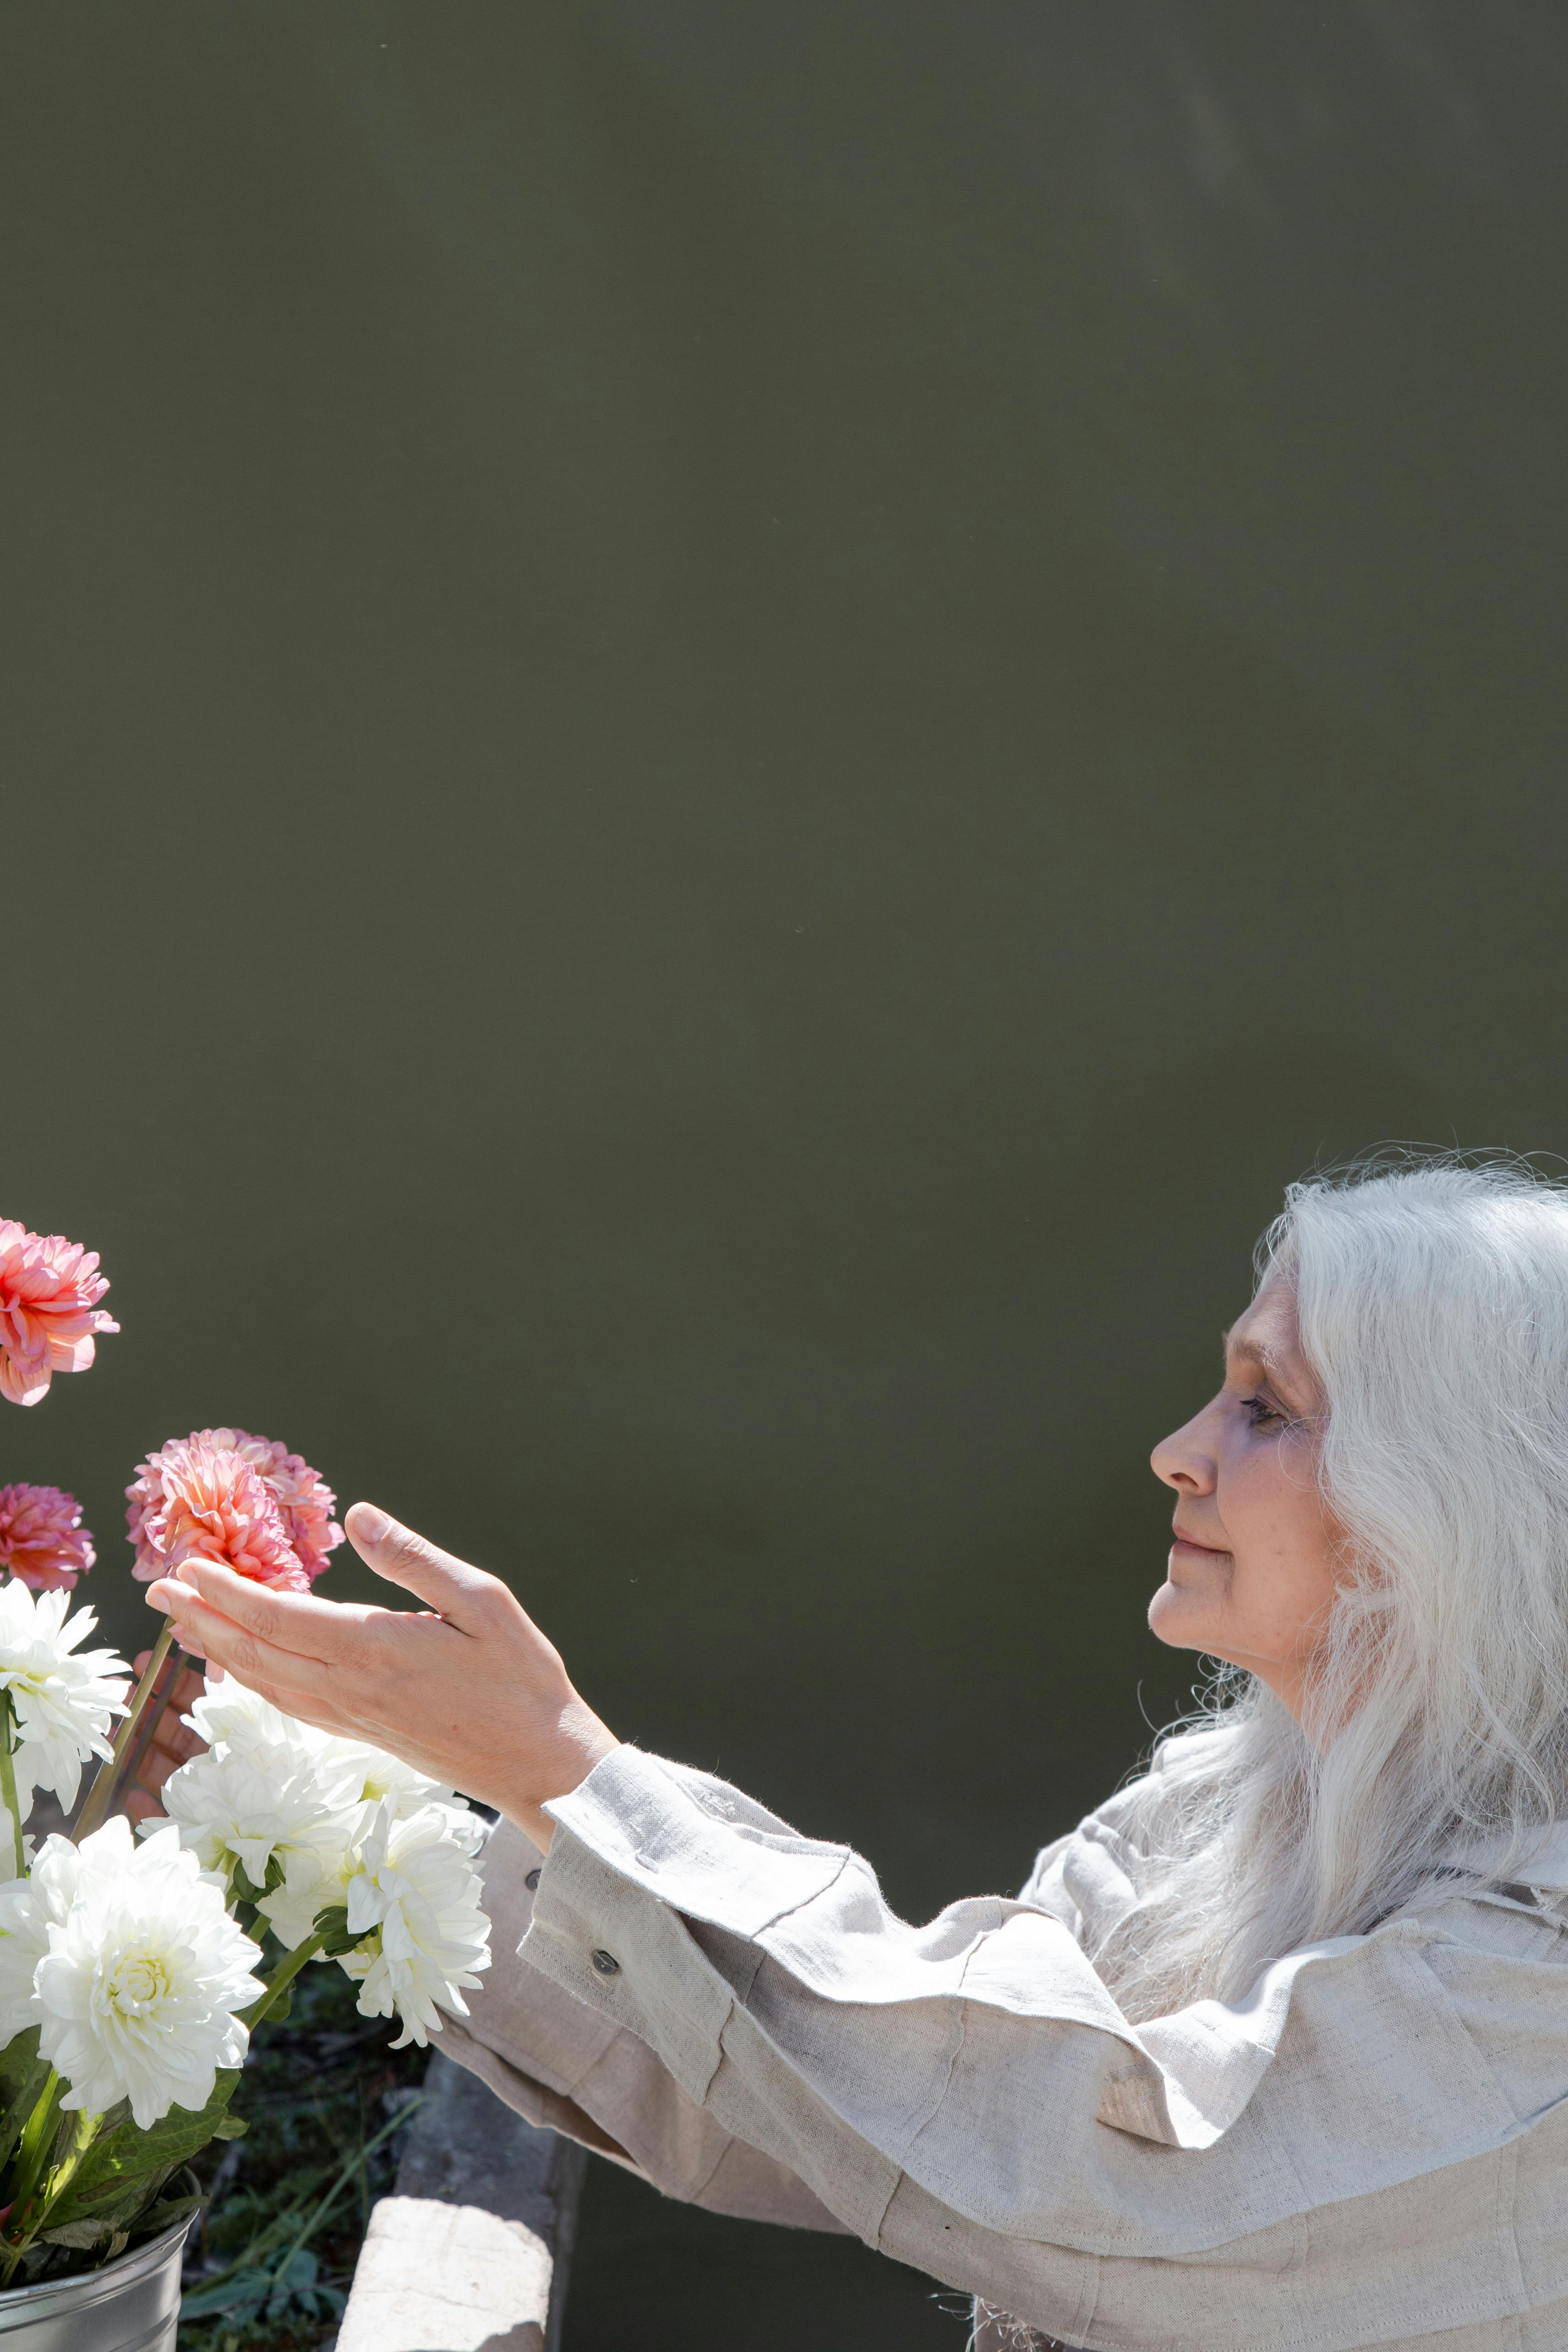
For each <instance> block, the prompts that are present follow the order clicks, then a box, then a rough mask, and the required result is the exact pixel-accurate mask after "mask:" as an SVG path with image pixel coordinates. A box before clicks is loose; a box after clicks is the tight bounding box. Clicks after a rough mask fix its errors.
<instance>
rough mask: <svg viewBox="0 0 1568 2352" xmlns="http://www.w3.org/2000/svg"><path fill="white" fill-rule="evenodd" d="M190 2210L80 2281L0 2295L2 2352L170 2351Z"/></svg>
mask: <svg viewBox="0 0 1568 2352" xmlns="http://www.w3.org/2000/svg"><path fill="white" fill-rule="evenodd" d="M195 2219H196V2216H195V2214H194V2213H188V2214H187V2215H186V2217H185V2219H184V2220H183V2221H175V2222H174V2223H173V2224H172V2226H171V2227H170V2228H169V2229H167V2230H163V2231H160V2233H159V2235H158V2236H157V2237H156V2238H149V2239H148V2241H147V2243H146V2244H145V2245H144V2246H133V2247H132V2248H131V2252H130V2253H128V2254H121V2255H120V2259H119V2260H118V2262H112V2263H105V2265H104V2267H103V2269H102V2270H100V2271H87V2272H85V2273H83V2275H82V2276H81V2277H80V2278H68V2279H45V2280H43V2281H42V2282H41V2283H40V2284H38V2285H37V2286H19V2287H13V2288H12V2289H11V2290H10V2292H9V2293H8V2294H0V2346H3V2352H174V2331H175V2329H176V2328H177V2327H178V2326H179V2324H180V2261H181V2257H182V2255H183V2253H184V2251H185V2240H186V2237H187V2235H188V2234H189V2231H190V2228H191V2224H192V2222H193V2221H194V2220H195Z"/></svg>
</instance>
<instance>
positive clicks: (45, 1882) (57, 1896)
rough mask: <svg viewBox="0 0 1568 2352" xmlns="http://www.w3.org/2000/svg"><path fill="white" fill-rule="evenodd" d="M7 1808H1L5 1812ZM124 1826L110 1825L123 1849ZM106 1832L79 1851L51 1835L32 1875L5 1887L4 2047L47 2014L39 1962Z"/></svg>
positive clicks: (0, 1998)
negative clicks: (40, 1995)
mask: <svg viewBox="0 0 1568 2352" xmlns="http://www.w3.org/2000/svg"><path fill="white" fill-rule="evenodd" d="M4 1810H5V1809H4V1807H0V1811H4ZM124 1826H125V1825H124V1823H123V1822H120V1823H119V1824H118V1825H117V1824H116V1823H114V1822H110V1829H115V1830H117V1834H116V1836H115V1837H114V1838H113V1839H112V1840H110V1843H111V1844H112V1845H113V1847H114V1848H115V1850H116V1851H117V1852H118V1851H119V1849H120V1846H121V1845H122V1843H123V1837H122V1835H121V1834H120V1832H123V1830H124ZM106 1835H107V1832H105V1831H103V1830H99V1831H98V1832H96V1834H95V1836H93V1837H89V1838H84V1839H83V1841H82V1843H81V1846H80V1848H79V1849H78V1847H76V1846H74V1845H73V1844H72V1843H71V1842H70V1840H69V1838H64V1837H50V1838H46V1839H45V1840H44V1848H43V1852H42V1853H40V1854H39V1856H38V1858H37V1862H35V1863H34V1864H33V1869H32V1875H31V1876H30V1877H27V1878H13V1879H11V1880H9V1881H8V1882H7V1883H6V1885H4V1886H0V2045H3V2044H4V2043H5V2042H9V2041H10V2040H11V2038H12V2036H13V2035H14V2034H17V2033H25V2032H26V2030H27V2028H28V2026H29V2025H37V2022H38V2018H39V2016H40V2014H41V2012H40V2011H39V2008H38V1999H37V1986H36V1984H35V1982H34V1979H35V1978H36V1976H37V1970H38V1962H39V1961H40V1960H41V1959H42V1958H43V1957H44V1954H45V1953H46V1952H47V1950H48V1948H49V1927H50V1925H51V1923H52V1924H53V1925H55V1926H57V1927H59V1926H63V1924H64V1922H65V1920H66V1918H67V1917H68V1914H69V1911H70V1907H71V1905H72V1903H73V1902H74V1901H75V1899H76V1891H77V1882H78V1878H79V1877H80V1875H81V1869H82V1856H83V1855H84V1854H87V1855H89V1859H90V1856H91V1853H93V1852H95V1851H98V1850H99V1849H98V1844H97V1841H98V1839H99V1838H102V1837H104V1836H106Z"/></svg>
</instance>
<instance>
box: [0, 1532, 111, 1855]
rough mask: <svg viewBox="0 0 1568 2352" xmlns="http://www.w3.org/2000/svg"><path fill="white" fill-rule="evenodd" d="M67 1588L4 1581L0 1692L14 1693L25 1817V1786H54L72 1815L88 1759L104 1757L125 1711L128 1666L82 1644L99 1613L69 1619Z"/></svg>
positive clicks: (18, 1779) (0, 1587) (0, 1614)
mask: <svg viewBox="0 0 1568 2352" xmlns="http://www.w3.org/2000/svg"><path fill="white" fill-rule="evenodd" d="M69 1605H70V1595H69V1594H68V1593H67V1592H60V1591H56V1592H40V1593H37V1594H35V1593H34V1592H32V1591H30V1590H29V1588H28V1587H27V1586H26V1584H24V1583H23V1582H22V1580H21V1578H20V1577H15V1576H14V1577H13V1578H12V1579H11V1580H10V1581H9V1583H7V1584H5V1585H0V1690H4V1691H6V1692H8V1693H9V1695H10V1699H11V1704H12V1706H13V1707H14V1708H15V1709H16V1731H17V1738H18V1739H19V1742H20V1746H19V1748H18V1750H17V1755H16V1786H17V1791H18V1798H19V1800H20V1801H21V1803H22V1816H23V1819H24V1820H26V1816H27V1812H28V1810H29V1805H28V1801H27V1798H26V1797H24V1796H23V1795H22V1792H23V1791H24V1790H26V1792H27V1794H28V1796H29V1797H30V1793H31V1791H32V1790H34V1789H52V1790H54V1792H55V1794H56V1796H57V1798H58V1799H59V1801H60V1803H61V1804H62V1805H63V1806H64V1807H65V1809H66V1811H70V1809H71V1807H72V1806H73V1805H74V1804H75V1803H76V1800H77V1790H78V1788H79V1786H80V1784H81V1768H82V1765H83V1763H84V1762H85V1761H86V1759H87V1758H88V1757H89V1756H102V1757H107V1756H108V1754H109V1752H110V1748H109V1741H108V1739H107V1738H106V1737H105V1734H106V1733H107V1732H108V1729H109V1727H110V1722H111V1721H112V1719H113V1718H114V1717H115V1716H117V1715H123V1714H124V1713H125V1693H126V1689H127V1687H128V1685H129V1682H130V1677H131V1669H130V1667H129V1666H128V1665H127V1664H126V1663H125V1661H124V1659H123V1658H120V1657H117V1656H116V1655H115V1654H114V1652H113V1651H112V1650H89V1651H87V1652H85V1653H84V1654H83V1655H82V1656H80V1657H78V1656H77V1655H76V1654H75V1653H76V1650H77V1646H78V1643H80V1642H82V1641H84V1640H85V1639H86V1637H87V1636H88V1634H89V1633H92V1632H93V1631H94V1629H95V1628H96V1626H97V1624H98V1617H97V1614H96V1612H94V1611H93V1610H91V1609H78V1612H77V1613H76V1615H75V1616H74V1617H73V1618H72V1619H71V1621H70V1622H69V1624H67V1622H66V1611H67V1609H68V1607H69Z"/></svg>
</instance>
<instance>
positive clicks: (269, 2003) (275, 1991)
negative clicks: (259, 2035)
mask: <svg viewBox="0 0 1568 2352" xmlns="http://www.w3.org/2000/svg"><path fill="white" fill-rule="evenodd" d="M326 1940H327V1937H326V1935H325V1932H324V1931H322V1930H318V1931H317V1933H316V1934H315V1935H314V1936H307V1937H306V1938H305V1941H304V1942H303V1943H302V1944H296V1945H295V1947H294V1949H293V1950H292V1951H291V1952H287V1953H285V1955H284V1957H283V1958H282V1959H280V1960H279V1961H278V1963H277V1973H276V1975H274V1976H272V1977H270V1978H269V1979H267V1990H266V1991H265V1992H264V1993H263V1994H262V1996H261V1998H260V2000H255V2001H252V2003H251V2005H250V2007H249V2008H248V2009H247V2010H245V2011H242V2013H241V2019H240V2022H241V2023H242V2024H244V2025H248V2026H249V2028H250V2030H251V2032H253V2033H254V2032H256V2027H257V2026H258V2025H259V2024H260V2023H261V2022H262V2021H263V2019H264V2018H265V2017H267V2014H268V2012H269V2011H272V2010H274V2009H276V2008H277V2004H278V2002H279V2001H280V2000H282V1999H283V1996H284V1994H285V1993H286V1992H287V1990H288V1988H289V1986H290V1985H291V1984H292V1983H293V1982H294V1979H295V1978H296V1977H297V1976H298V1974H299V1971H300V1969H302V1968H303V1967H304V1966H305V1963H306V1961H307V1960H308V1959H310V1958H313V1956H314V1955H315V1954H316V1953H317V1952H319V1950H320V1948H321V1947H322V1945H323V1944H324V1943H325V1942H326Z"/></svg>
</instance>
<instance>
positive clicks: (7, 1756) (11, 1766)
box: [0, 1691, 27, 1878]
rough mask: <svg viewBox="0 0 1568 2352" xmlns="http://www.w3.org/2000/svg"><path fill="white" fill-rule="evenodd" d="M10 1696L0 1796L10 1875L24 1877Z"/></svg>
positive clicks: (1, 1738) (0, 1736) (0, 1734)
mask: <svg viewBox="0 0 1568 2352" xmlns="http://www.w3.org/2000/svg"><path fill="white" fill-rule="evenodd" d="M5 1696H6V1707H5V1727H4V1729H3V1730H0V1797H4V1798H5V1807H6V1811H8V1812H9V1813H10V1816H11V1852H12V1854H13V1857H14V1858H15V1861H16V1868H15V1870H14V1871H13V1872H12V1874H11V1875H12V1876H13V1878H26V1875H27V1864H26V1859H25V1857H24V1855H23V1853H22V1808H21V1805H20V1803H19V1802H18V1801H17V1797H16V1745H15V1742H16V1715H15V1713H14V1712H13V1710H12V1707H11V1706H10V1696H11V1695H10V1693H9V1692H8V1691H7V1693H6V1694H5Z"/></svg>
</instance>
